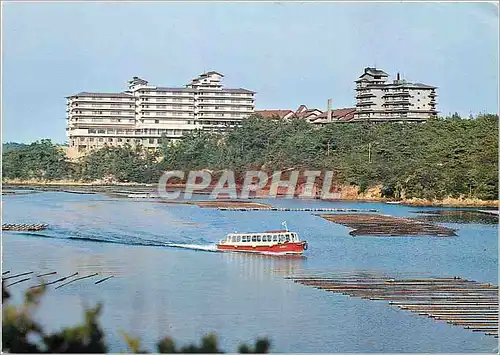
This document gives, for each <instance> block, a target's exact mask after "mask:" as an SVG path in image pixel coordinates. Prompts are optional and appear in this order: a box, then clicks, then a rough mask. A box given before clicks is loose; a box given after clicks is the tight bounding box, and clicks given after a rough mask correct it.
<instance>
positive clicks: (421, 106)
mask: <svg viewBox="0 0 500 355" xmlns="http://www.w3.org/2000/svg"><path fill="white" fill-rule="evenodd" d="M388 77H389V75H388V74H387V73H386V72H384V71H382V70H379V69H377V68H365V70H364V73H363V74H362V75H361V76H360V77H359V80H357V81H356V113H355V118H354V120H353V121H363V120H369V121H373V122H384V121H397V122H400V121H416V122H424V121H426V120H428V119H429V118H434V117H437V113H438V111H437V110H436V96H437V94H436V87H435V86H430V85H426V84H420V83H410V82H407V81H406V80H401V78H400V76H399V74H398V75H397V79H396V80H394V81H393V82H392V83H391V82H389V81H388Z"/></svg>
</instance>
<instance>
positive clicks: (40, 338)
mask: <svg viewBox="0 0 500 355" xmlns="http://www.w3.org/2000/svg"><path fill="white" fill-rule="evenodd" d="M44 293H45V286H41V287H38V288H34V289H31V290H28V291H27V292H26V293H25V296H24V304H23V305H22V306H20V307H16V306H13V305H5V303H6V301H7V300H8V299H9V298H10V294H9V293H8V291H7V290H6V289H5V287H4V285H3V283H2V296H3V297H2V303H3V324H2V325H3V326H2V344H3V345H2V350H3V351H4V352H12V353H106V352H108V347H107V345H106V343H105V342H104V332H103V330H102V329H101V327H100V325H99V322H98V318H99V314H100V312H101V309H102V308H101V306H100V305H98V306H96V307H94V308H91V309H89V310H86V311H85V321H84V323H83V324H81V325H76V326H73V327H70V328H65V329H63V330H61V331H60V332H57V333H52V334H47V333H45V331H44V330H43V328H42V327H41V326H40V325H39V324H37V323H36V322H35V321H34V320H33V318H32V311H33V310H34V309H35V308H36V307H38V305H39V304H40V300H41V297H42V295H43V294H44ZM123 337H124V339H125V342H126V343H127V345H128V347H129V350H130V352H133V353H148V351H145V350H142V349H141V348H140V340H139V339H138V338H132V337H131V336H129V335H128V334H126V333H123ZM269 348H270V342H269V340H267V339H258V340H257V341H256V342H255V346H253V347H252V346H248V345H246V344H243V345H241V346H240V347H239V349H238V350H239V352H240V353H247V354H249V353H267V352H268V351H269ZM157 352H159V353H164V354H172V353H223V351H221V349H219V345H218V343H217V337H216V336H215V334H208V335H206V336H205V337H203V338H202V339H201V344H200V345H196V344H191V345H187V346H183V347H181V348H177V346H176V344H175V342H174V340H173V339H172V338H170V337H165V338H163V339H162V340H160V341H159V342H158V344H157Z"/></svg>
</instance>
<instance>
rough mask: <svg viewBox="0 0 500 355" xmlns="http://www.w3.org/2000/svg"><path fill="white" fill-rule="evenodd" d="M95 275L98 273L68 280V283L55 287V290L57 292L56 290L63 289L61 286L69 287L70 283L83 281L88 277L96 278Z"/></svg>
mask: <svg viewBox="0 0 500 355" xmlns="http://www.w3.org/2000/svg"><path fill="white" fill-rule="evenodd" d="M97 275H98V273H97V272H96V273H95V274H91V275H87V276H82V277H78V278H76V279H73V280H70V281H68V282H65V283H63V284H62V285H59V286H57V287H56V290H57V289H58V288H61V287H63V286H66V285H69V284H70V283H73V282H75V281H78V280H83V279H88V278H89V277H94V276H97Z"/></svg>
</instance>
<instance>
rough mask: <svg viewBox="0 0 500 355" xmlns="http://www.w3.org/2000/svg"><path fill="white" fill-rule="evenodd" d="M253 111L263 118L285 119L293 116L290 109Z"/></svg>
mask: <svg viewBox="0 0 500 355" xmlns="http://www.w3.org/2000/svg"><path fill="white" fill-rule="evenodd" d="M255 113H256V114H257V115H259V116H262V117H264V118H276V119H281V120H286V119H289V118H291V117H293V115H294V112H293V111H292V110H256V111H255Z"/></svg>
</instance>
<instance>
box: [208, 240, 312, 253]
mask: <svg viewBox="0 0 500 355" xmlns="http://www.w3.org/2000/svg"><path fill="white" fill-rule="evenodd" d="M306 249H307V243H306V242H304V241H303V242H298V243H282V244H273V245H232V244H217V250H219V251H231V252H240V253H263V254H277V255H288V254H295V255H300V254H302V253H303V252H304V250H306Z"/></svg>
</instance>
